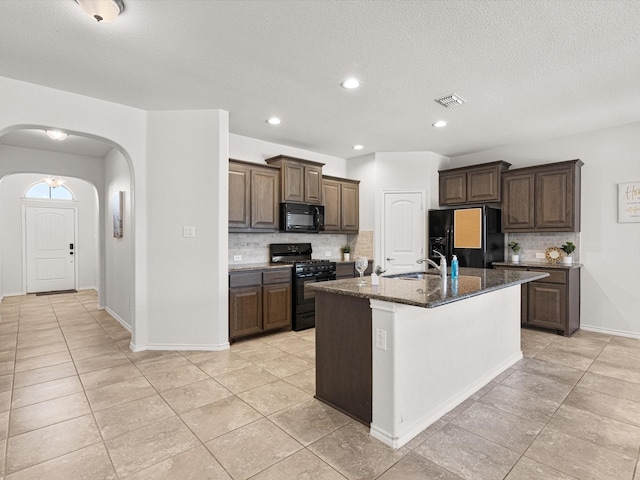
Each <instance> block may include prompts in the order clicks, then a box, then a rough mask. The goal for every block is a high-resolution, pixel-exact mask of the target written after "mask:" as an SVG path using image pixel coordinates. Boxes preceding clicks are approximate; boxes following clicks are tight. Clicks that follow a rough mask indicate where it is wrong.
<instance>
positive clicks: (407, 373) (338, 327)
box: [309, 268, 547, 448]
mask: <svg viewBox="0 0 640 480" xmlns="http://www.w3.org/2000/svg"><path fill="white" fill-rule="evenodd" d="M546 275H547V274H545V273H533V272H516V271H498V270H487V269H474V268H461V269H460V277H459V278H458V279H457V280H452V279H451V278H450V277H447V278H446V279H444V280H443V279H442V278H441V277H439V276H437V275H425V276H424V277H423V278H410V277H409V278H386V277H381V278H380V284H379V285H373V286H372V285H371V279H369V278H368V279H366V285H365V286H359V285H358V281H359V279H346V280H338V281H334V282H321V283H315V284H311V285H309V287H310V288H312V289H313V290H314V292H315V298H316V397H317V398H318V399H320V400H322V401H323V402H325V403H328V404H330V405H332V406H333V407H335V408H337V409H338V410H340V411H342V412H344V413H346V414H348V415H350V416H352V417H353V418H355V419H357V420H359V421H361V422H362V423H364V424H366V425H369V426H370V428H371V435H372V436H374V437H375V438H378V439H379V440H381V441H382V442H384V443H386V444H387V445H390V446H392V447H394V448H400V447H402V446H403V445H404V444H406V443H407V442H408V441H410V440H411V439H412V438H413V437H415V436H416V435H418V434H419V433H420V432H421V431H423V430H424V429H425V428H427V427H428V426H429V425H431V424H432V423H433V422H435V421H436V420H437V419H438V418H440V417H441V416H442V415H444V414H445V413H447V412H448V411H450V410H451V409H453V408H454V407H456V406H457V405H458V404H460V403H461V402H463V401H464V400H465V399H466V398H468V397H469V396H471V395H472V394H473V393H474V392H476V391H477V390H478V389H480V388H482V387H483V386H484V385H486V384H487V383H488V382H489V381H491V379H493V378H494V377H495V376H496V375H498V374H500V373H501V372H503V371H504V370H506V369H507V368H509V367H510V366H511V365H513V364H514V363H516V362H517V361H518V360H520V359H521V358H522V352H521V350H520V288H521V287H520V286H521V284H523V283H526V282H530V281H534V280H539V279H541V278H544V277H545V276H546Z"/></svg>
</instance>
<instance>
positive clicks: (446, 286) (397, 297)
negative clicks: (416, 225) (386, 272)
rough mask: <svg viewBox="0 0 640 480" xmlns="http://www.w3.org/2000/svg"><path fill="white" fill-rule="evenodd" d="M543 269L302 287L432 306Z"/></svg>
mask: <svg viewBox="0 0 640 480" xmlns="http://www.w3.org/2000/svg"><path fill="white" fill-rule="evenodd" d="M548 276H549V274H547V273H537V272H518V271H515V270H495V269H483V268H460V276H459V278H458V279H457V281H455V280H452V279H451V277H450V276H449V277H447V279H446V282H443V280H442V278H441V277H440V276H439V275H427V276H426V278H425V279H424V280H416V279H403V278H387V277H384V276H382V277H380V285H373V286H372V285H371V278H370V277H366V278H365V280H366V285H365V286H362V287H361V286H358V281H359V279H358V278H348V279H345V280H336V281H332V282H318V283H309V284H307V285H305V288H312V289H314V290H318V291H322V292H329V293H338V294H341V295H347V296H351V297H360V298H373V299H376V300H383V301H386V302H393V303H401V304H405V305H413V306H416V307H424V308H433V307H438V306H440V305H446V304H447V303H452V302H457V301H460V300H464V299H465V298H469V297H473V296H476V295H482V294H484V293H488V292H491V291H494V290H500V289H502V288H507V287H511V286H513V285H520V284H522V283H526V282H531V281H534V280H540V279H542V278H545V277H548Z"/></svg>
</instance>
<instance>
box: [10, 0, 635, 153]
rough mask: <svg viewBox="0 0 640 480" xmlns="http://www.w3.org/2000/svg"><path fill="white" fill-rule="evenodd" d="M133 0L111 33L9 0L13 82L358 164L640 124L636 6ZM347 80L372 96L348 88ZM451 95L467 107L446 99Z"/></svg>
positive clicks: (38, 2) (74, 11) (78, 18)
mask: <svg viewBox="0 0 640 480" xmlns="http://www.w3.org/2000/svg"><path fill="white" fill-rule="evenodd" d="M124 1H125V11H124V13H123V14H122V15H121V16H120V17H119V18H118V19H117V20H116V21H115V22H114V23H110V24H102V25H100V24H96V23H95V22H93V21H92V20H91V19H89V18H88V17H87V16H85V14H84V13H83V12H82V11H81V10H80V8H79V7H78V6H77V4H76V3H75V2H74V1H73V0H47V1H43V0H2V1H1V2H0V45H2V46H1V47H0V48H1V60H0V75H1V76H5V77H10V78H15V79H19V80H24V81H27V82H32V83H36V84H40V85H46V86H50V87H53V88H57V89H61V90H66V91H70V92H75V93H79V94H82V95H88V96H92V97H96V98H101V99H104V100H109V101H112V102H116V103H122V104H126V105H130V106H133V107H138V108H141V109H146V110H162V109H215V108H221V109H224V110H227V111H229V112H230V130H231V132H232V133H237V134H240V135H246V136H249V137H254V138H258V139H262V140H267V141H271V142H276V143H282V144H286V145H291V146H295V147H300V148H304V149H308V150H311V151H315V152H320V153H325V154H329V155H335V156H338V157H344V158H349V157H353V156H357V155H362V154H365V153H369V152H374V151H422V150H430V151H434V152H438V153H441V154H443V155H447V156H455V155H460V154H464V153H470V152H474V151H481V150H486V149H488V148H492V147H495V146H499V145H506V144H514V143H520V142H525V141H536V140H544V139H548V138H554V137H560V136H564V135H569V134H572V133H576V132H585V131H589V130H595V129H600V128H606V127H610V126H615V125H621V124H625V123H630V122H635V121H638V120H640V61H639V60H640V40H639V39H640V35H638V25H640V1H636V0H628V1H624V0H606V1H597V0H585V1H570V0H560V1H547V0H539V1H516V0H508V1H498V0H494V1H482V0H478V1H469V0H457V1H450V0H448V1H435V0H430V1H426V0H424V1H402V0H389V1H384V0H380V1H358V0H349V1H345V0H336V1H329V0H327V1H324V0H310V1H309V0H306V1H297V0H290V1H281V0H269V1H262V0H258V1H256V0H233V1H224V0H216V1H213V0H211V1H208V0H200V1H197V0H174V1H169V0H162V1H159V0H124ZM347 76H356V77H358V78H360V79H361V81H362V86H361V88H360V89H358V90H355V91H347V90H345V89H342V88H341V87H340V86H339V83H340V81H341V80H343V79H344V78H345V77H347ZM450 93H456V94H458V95H460V96H461V97H462V98H464V99H465V100H466V101H467V103H466V104H465V105H462V106H458V107H454V108H449V109H446V108H444V107H442V106H440V105H438V104H437V103H435V102H434V101H433V100H434V99H435V98H437V97H441V96H444V95H447V94H450ZM272 115H277V116H279V117H281V118H282V124H281V125H280V126H278V127H273V126H270V125H267V124H266V123H265V120H266V118H268V117H269V116H272ZM439 119H445V120H447V121H449V126H448V127H446V128H444V129H435V128H433V127H431V124H432V123H433V122H435V121H436V120H439ZM1 141H2V140H0V142H1ZM356 143H360V144H363V145H364V146H365V149H364V150H363V151H360V152H355V151H353V150H352V149H351V146H352V145H353V144H356Z"/></svg>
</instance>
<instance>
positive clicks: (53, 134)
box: [47, 130, 69, 140]
mask: <svg viewBox="0 0 640 480" xmlns="http://www.w3.org/2000/svg"><path fill="white" fill-rule="evenodd" d="M47 135H49V138H52V139H53V140H64V139H65V138H67V137H68V136H69V135H68V134H67V133H64V132H61V131H60V130H47Z"/></svg>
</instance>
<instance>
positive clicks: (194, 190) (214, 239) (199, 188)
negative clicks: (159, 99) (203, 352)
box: [146, 110, 229, 350]
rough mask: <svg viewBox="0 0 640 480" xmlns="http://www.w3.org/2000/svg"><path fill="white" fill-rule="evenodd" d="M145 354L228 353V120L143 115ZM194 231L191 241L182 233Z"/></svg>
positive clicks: (202, 114) (223, 116)
mask: <svg viewBox="0 0 640 480" xmlns="http://www.w3.org/2000/svg"><path fill="white" fill-rule="evenodd" d="M148 119H149V123H148V154H149V164H150V168H149V170H148V173H149V175H148V192H149V196H148V200H149V205H150V207H151V208H150V209H149V211H148V233H149V237H148V243H147V250H146V253H147V255H148V259H149V277H148V286H149V292H152V298H153V301H152V302H150V304H149V318H150V319H152V321H151V322H150V324H149V327H150V328H149V331H148V340H147V343H146V346H147V347H149V348H157V349H165V348H177V349H191V350H193V349H218V348H226V347H227V346H228V338H229V337H228V300H227V295H228V279H227V271H228V264H227V246H228V238H227V236H228V234H227V229H228V208H229V206H228V204H229V201H228V195H229V193H228V182H229V180H228V157H229V153H228V114H227V113H226V112H223V111H220V110H216V111H210V110H202V111H164V112H150V113H149V115H148ZM185 226H193V227H195V229H196V236H195V238H185V237H184V236H183V228H184V227H185Z"/></svg>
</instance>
